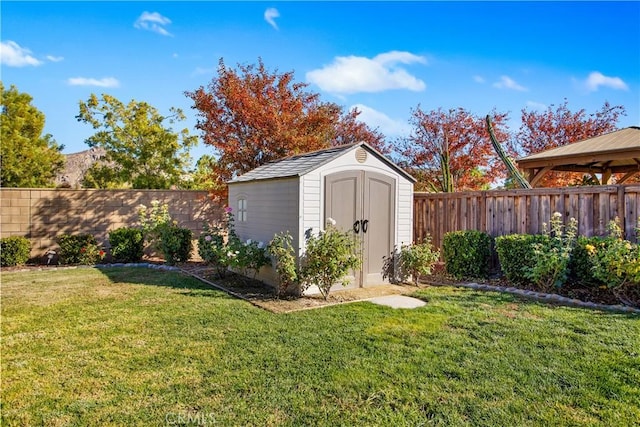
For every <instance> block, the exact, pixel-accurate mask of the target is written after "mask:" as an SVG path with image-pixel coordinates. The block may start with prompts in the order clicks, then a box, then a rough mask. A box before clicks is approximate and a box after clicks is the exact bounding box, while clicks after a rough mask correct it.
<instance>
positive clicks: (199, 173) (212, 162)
mask: <svg viewBox="0 0 640 427" xmlns="http://www.w3.org/2000/svg"><path fill="white" fill-rule="evenodd" d="M216 164H217V161H216V159H215V157H213V156H211V155H209V154H204V155H203V156H202V157H200V158H199V159H198V161H197V162H196V167H195V169H194V170H192V171H191V174H190V176H189V177H188V178H187V179H185V180H184V181H183V183H182V185H181V187H182V188H185V189H188V190H210V191H214V190H216V189H217V188H218V187H219V186H220V182H219V181H218V180H217V179H216V176H217V175H216V171H215V167H216Z"/></svg>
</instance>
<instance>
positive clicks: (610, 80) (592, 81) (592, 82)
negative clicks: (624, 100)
mask: <svg viewBox="0 0 640 427" xmlns="http://www.w3.org/2000/svg"><path fill="white" fill-rule="evenodd" d="M584 85H585V87H586V88H587V90H588V91H589V92H595V91H597V90H598V88H599V87H600V86H604V87H608V88H611V89H618V90H629V87H628V86H627V84H626V83H625V82H624V81H623V80H622V79H621V78H620V77H608V76H605V75H604V74H602V73H600V72H598V71H593V72H592V73H590V74H589V77H587V79H586V80H585V82H584Z"/></svg>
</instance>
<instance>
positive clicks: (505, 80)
mask: <svg viewBox="0 0 640 427" xmlns="http://www.w3.org/2000/svg"><path fill="white" fill-rule="evenodd" d="M493 86H494V87H497V88H498V89H512V90H517V91H520V92H526V91H528V90H529V89H527V88H526V87H524V86H520V85H519V84H518V83H517V82H516V81H515V80H513V79H512V78H511V77H509V76H500V80H499V81H497V82H495V83H494V84H493Z"/></svg>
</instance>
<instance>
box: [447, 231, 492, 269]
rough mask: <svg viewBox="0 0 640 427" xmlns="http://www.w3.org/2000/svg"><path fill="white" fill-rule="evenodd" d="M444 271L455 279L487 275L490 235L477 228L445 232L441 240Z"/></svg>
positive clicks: (489, 258) (489, 256)
mask: <svg viewBox="0 0 640 427" xmlns="http://www.w3.org/2000/svg"><path fill="white" fill-rule="evenodd" d="M442 250H443V256H444V262H445V267H446V271H447V273H448V274H450V275H452V276H453V277H455V278H456V279H462V278H479V279H484V278H487V277H488V276H489V262H490V260H491V236H489V235H488V234H487V233H484V232H481V231H477V230H464V231H453V232H449V233H446V234H445V235H444V239H443V241H442Z"/></svg>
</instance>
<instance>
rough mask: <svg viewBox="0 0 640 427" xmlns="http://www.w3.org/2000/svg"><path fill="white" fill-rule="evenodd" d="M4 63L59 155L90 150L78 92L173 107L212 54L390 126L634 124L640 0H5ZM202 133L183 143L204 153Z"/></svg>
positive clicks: (191, 119) (639, 90)
mask: <svg viewBox="0 0 640 427" xmlns="http://www.w3.org/2000/svg"><path fill="white" fill-rule="evenodd" d="M0 7H1V16H2V26H1V33H0V35H1V41H2V46H1V50H0V54H1V55H0V56H1V72H2V81H3V83H4V84H5V86H7V87H8V86H9V85H12V84H13V85H15V86H17V88H18V89H19V90H20V91H22V92H27V93H29V94H30V95H31V96H32V97H33V98H34V101H33V103H34V105H36V107H38V108H39V109H40V110H41V111H42V112H44V114H45V115H46V119H47V122H46V129H45V131H46V132H48V133H51V134H52V135H53V137H54V138H55V139H56V141H57V142H58V143H61V144H64V145H65V149H64V152H65V153H71V152H77V151H82V150H85V149H87V148H88V147H87V145H86V144H85V143H84V140H85V139H86V138H87V137H88V136H90V135H91V134H92V129H91V128H90V126H89V125H86V124H83V123H79V122H77V121H76V120H75V118H74V116H75V115H77V114H78V102H79V101H80V100H86V99H87V98H88V97H89V95H90V94H91V93H96V94H98V95H99V94H102V93H107V94H110V95H113V96H115V97H117V98H118V99H120V100H121V101H123V102H128V101H130V100H131V99H135V100H137V101H146V102H148V103H150V104H151V105H153V106H155V107H156V108H158V109H159V110H160V111H161V112H162V113H168V112H169V108H170V107H172V106H174V107H179V108H182V109H183V110H184V112H185V113H186V114H187V116H188V120H187V121H186V122H183V126H186V127H189V128H190V129H191V131H192V132H193V133H197V131H196V130H195V129H194V125H195V122H196V114H195V111H194V110H192V109H191V108H190V107H191V105H192V102H191V100H190V99H188V98H186V97H185V96H184V92H185V91H193V90H195V89H197V88H198V87H200V86H202V85H207V84H208V83H209V82H210V81H211V79H212V77H214V76H215V72H216V68H217V64H218V61H219V59H220V58H224V61H225V64H226V65H227V66H231V67H233V66H235V65H236V64H238V63H243V64H251V63H256V62H257V60H258V57H261V58H262V59H263V61H264V63H265V65H266V66H267V67H268V68H269V69H270V70H275V69H278V70H279V71H283V72H284V71H290V70H293V71H294V72H295V78H296V80H297V81H300V82H307V83H309V84H310V86H309V87H308V90H310V91H313V92H318V93H320V94H321V99H322V100H323V101H327V102H336V103H338V104H340V105H343V106H344V107H345V108H347V109H348V108H352V107H354V106H357V107H358V108H359V109H360V110H361V111H362V114H361V116H360V118H361V119H362V120H363V121H365V122H366V123H368V124H369V125H371V126H372V127H378V129H379V130H380V131H381V132H382V133H384V134H385V135H387V137H388V140H389V141H392V140H393V139H395V138H397V137H399V136H402V135H406V134H407V133H408V132H410V128H409V126H408V120H409V117H410V113H411V109H412V108H415V107H417V106H418V104H420V105H421V108H422V109H423V110H426V111H429V110H432V109H437V108H443V109H449V108H458V107H462V108H465V109H467V110H469V111H471V112H472V113H474V114H477V115H481V116H484V115H485V114H487V113H489V112H490V111H491V110H492V109H496V110H497V111H500V112H509V113H510V118H511V121H510V126H511V129H512V130H513V131H516V130H517V128H518V127H519V126H520V114H521V110H522V109H523V108H527V109H529V110H540V109H546V108H547V107H548V106H550V105H552V104H553V105H556V106H557V105H559V104H561V103H562V102H563V101H564V99H565V98H566V99H567V100H568V103H569V104H568V105H569V108H570V109H571V110H572V111H577V110H580V109H585V110H586V111H587V112H589V113H591V112H595V111H596V110H598V109H600V108H601V107H602V105H603V103H604V102H605V101H608V102H609V103H611V104H612V105H623V106H624V107H625V108H626V111H627V116H626V117H623V118H622V120H621V121H620V122H619V126H620V127H626V126H632V125H640V2H566V3H565V2H495V3H489V2H479V1H478V2H204V1H200V2H152V1H148V2H99V3H98V2H11V1H3V2H2V4H1V6H0ZM211 152H212V149H211V148H210V147H207V146H204V144H202V143H200V144H199V146H198V147H197V148H196V149H194V150H192V156H193V157H194V158H195V159H197V158H198V157H199V156H200V155H202V154H205V153H211Z"/></svg>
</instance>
